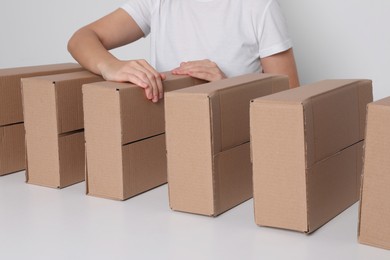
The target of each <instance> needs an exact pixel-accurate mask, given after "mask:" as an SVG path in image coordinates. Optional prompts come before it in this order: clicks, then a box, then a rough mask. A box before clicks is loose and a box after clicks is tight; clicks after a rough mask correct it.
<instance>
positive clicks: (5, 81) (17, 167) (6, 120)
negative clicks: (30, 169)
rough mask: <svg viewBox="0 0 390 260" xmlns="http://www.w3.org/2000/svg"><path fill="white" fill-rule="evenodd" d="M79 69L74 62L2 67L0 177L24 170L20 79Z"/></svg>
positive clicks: (0, 87)
mask: <svg viewBox="0 0 390 260" xmlns="http://www.w3.org/2000/svg"><path fill="white" fill-rule="evenodd" d="M80 70H82V67H80V65H78V64H74V63H64V64H54V65H43V66H32V67H20V68H9V69H0V128H1V130H0V131H1V132H2V133H3V135H2V136H1V138H2V139H1V142H0V151H1V152H0V176H1V175H5V174H9V173H12V172H17V171H21V170H24V169H25V151H24V149H25V147H24V130H23V134H22V129H24V126H23V109H22V96H21V89H20V79H21V78H23V77H32V76H39V75H49V74H57V73H61V72H66V71H80ZM11 129H12V130H11ZM14 131H15V132H14ZM18 138H22V139H20V140H19V139H18Z"/></svg>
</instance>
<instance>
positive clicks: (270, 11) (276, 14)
mask: <svg viewBox="0 0 390 260" xmlns="http://www.w3.org/2000/svg"><path fill="white" fill-rule="evenodd" d="M258 41H259V56H260V58H265V57H268V56H271V55H273V54H276V53H279V52H283V51H286V50H288V49H290V48H291V47H292V41H291V38H290V36H289V34H288V31H287V24H286V20H285V18H284V16H283V14H282V11H281V9H280V6H279V3H278V2H277V1H275V0H270V2H269V3H268V5H267V6H266V8H265V10H264V13H263V16H262V19H261V22H260V24H259V28H258Z"/></svg>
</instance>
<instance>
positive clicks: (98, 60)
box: [68, 0, 299, 102]
mask: <svg viewBox="0 0 390 260" xmlns="http://www.w3.org/2000/svg"><path fill="white" fill-rule="evenodd" d="M148 34H151V64H152V65H150V64H149V63H148V62H146V61H145V60H128V61H122V60H118V59H117V58H116V57H114V56H113V55H112V54H110V53H109V52H108V50H110V49H113V48H116V47H119V46H123V45H126V44H129V43H132V42H134V41H136V40H138V39H140V38H141V37H145V36H147V35H148ZM68 50H69V51H70V53H71V54H72V56H73V57H74V58H75V59H76V60H77V61H78V62H79V63H80V64H81V65H82V66H84V67H85V68H87V69H88V70H90V71H92V72H94V73H96V74H100V75H102V76H103V77H104V78H105V79H106V80H111V81H129V82H132V83H134V84H136V85H138V86H140V87H142V88H144V89H145V94H146V97H147V98H148V99H150V100H151V101H153V102H157V101H158V100H159V99H161V98H162V97H163V87H162V81H163V80H164V75H162V74H160V73H158V72H157V71H167V70H171V71H172V73H173V74H181V75H189V76H193V77H196V78H200V79H204V80H208V81H214V80H219V79H222V78H225V77H231V76H236V75H241V74H247V73H253V72H264V73H278V74H284V75H288V76H289V78H290V87H296V86H298V85H299V81H298V75H297V69H296V65H295V60H294V54H293V50H292V43H291V40H290V38H289V36H288V33H287V29H286V24H285V20H284V18H283V16H282V14H281V11H280V7H279V4H278V3H277V1H276V0H129V1H128V2H127V3H125V4H124V5H123V6H122V7H121V8H120V9H118V10H116V11H114V12H112V13H111V14H109V15H107V16H105V17H103V18H101V19H99V20H97V21H95V22H93V23H91V24H89V25H87V26H85V27H83V28H81V29H80V30H78V31H77V32H76V33H75V34H74V35H73V36H72V38H71V39H70V41H69V43H68Z"/></svg>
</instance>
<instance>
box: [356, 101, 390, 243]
mask: <svg viewBox="0 0 390 260" xmlns="http://www.w3.org/2000/svg"><path fill="white" fill-rule="evenodd" d="M389 118H390V97H388V98H385V99H381V100H378V101H376V102H374V103H371V104H369V105H368V111H367V125H366V139H365V153H364V169H363V181H362V192H361V200H360V222H359V242H360V243H363V244H367V245H371V246H377V247H381V248H385V249H390V122H389Z"/></svg>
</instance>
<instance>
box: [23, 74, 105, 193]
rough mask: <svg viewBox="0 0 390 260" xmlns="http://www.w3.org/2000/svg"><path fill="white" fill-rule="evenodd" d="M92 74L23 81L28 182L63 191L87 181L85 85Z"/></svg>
mask: <svg viewBox="0 0 390 260" xmlns="http://www.w3.org/2000/svg"><path fill="white" fill-rule="evenodd" d="M102 80H103V79H102V77H100V76H98V75H95V74H92V73H90V72H88V71H80V72H72V73H65V74H56V75H50V76H40V77H33V78H24V79H22V95H23V109H24V117H25V129H26V150H27V170H26V178H27V182H28V183H31V184H37V185H42V186H47V187H53V188H63V187H66V186H69V185H72V184H75V183H77V182H81V181H83V180H84V179H85V152H84V151H85V150H84V149H85V147H84V131H83V128H84V122H83V103H82V85H83V84H86V83H91V82H96V81H102Z"/></svg>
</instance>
